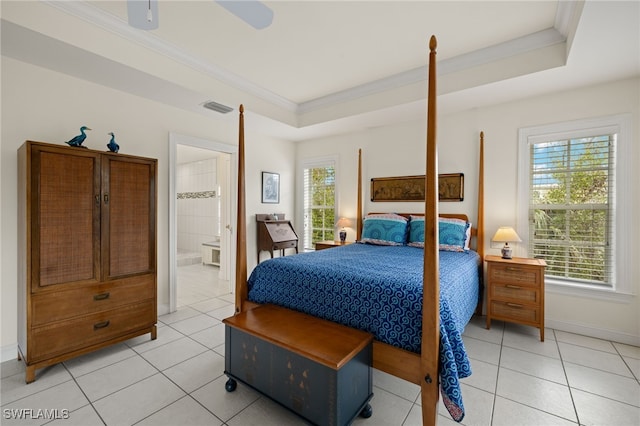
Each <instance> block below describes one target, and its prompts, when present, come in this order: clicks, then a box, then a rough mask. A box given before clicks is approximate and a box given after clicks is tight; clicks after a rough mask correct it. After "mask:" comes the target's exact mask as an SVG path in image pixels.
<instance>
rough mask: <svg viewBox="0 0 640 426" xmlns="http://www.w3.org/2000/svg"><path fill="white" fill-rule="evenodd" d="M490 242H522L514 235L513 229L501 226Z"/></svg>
mask: <svg viewBox="0 0 640 426" xmlns="http://www.w3.org/2000/svg"><path fill="white" fill-rule="evenodd" d="M491 241H495V242H498V243H513V242H521V241H522V240H521V239H520V237H519V236H518V234H517V233H516V231H515V229H513V228H512V227H510V226H501V227H500V228H498V230H497V231H496V233H495V234H494V236H493V238H492V239H491Z"/></svg>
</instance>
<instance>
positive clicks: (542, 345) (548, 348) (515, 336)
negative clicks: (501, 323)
mask: <svg viewBox="0 0 640 426" xmlns="http://www.w3.org/2000/svg"><path fill="white" fill-rule="evenodd" d="M534 330H535V329H534ZM552 335H553V333H547V332H545V339H544V342H541V341H540V336H539V335H536V334H535V333H534V334H531V333H524V334H523V333H519V332H518V331H516V330H514V329H513V328H509V329H507V330H505V332H504V340H503V343H502V344H503V346H507V347H510V348H515V349H521V350H523V351H527V352H532V353H534V354H538V355H544V356H546V357H551V358H556V359H560V352H558V344H557V343H556V341H555V340H554V339H552V338H550V337H551V336H552Z"/></svg>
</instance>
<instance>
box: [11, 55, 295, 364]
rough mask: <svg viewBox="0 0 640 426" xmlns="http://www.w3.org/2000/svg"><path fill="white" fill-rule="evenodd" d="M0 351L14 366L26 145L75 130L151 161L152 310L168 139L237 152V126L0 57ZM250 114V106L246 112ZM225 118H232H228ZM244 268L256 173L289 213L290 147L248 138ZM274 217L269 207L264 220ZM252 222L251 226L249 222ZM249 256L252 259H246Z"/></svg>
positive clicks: (163, 249) (161, 253)
mask: <svg viewBox="0 0 640 426" xmlns="http://www.w3.org/2000/svg"><path fill="white" fill-rule="evenodd" d="M1 76H2V133H1V136H2V139H1V158H0V161H1V167H0V170H1V173H2V175H1V178H2V179H1V185H2V187H1V188H2V189H1V194H0V196H1V201H2V203H1V205H2V217H1V220H2V222H1V231H0V235H2V242H1V244H2V249H1V250H2V254H3V255H2V259H1V272H0V274H1V275H0V277H1V281H0V298H1V300H0V306H1V313H0V315H1V321H0V322H1V326H0V332H1V333H2V334H1V337H0V349H1V360H2V361H4V360H7V359H11V358H15V356H16V353H17V352H16V346H15V345H16V341H17V330H16V329H17V285H16V282H17V256H19V255H22V254H21V253H20V254H19V253H17V234H16V225H17V155H16V151H17V149H18V147H19V146H20V145H22V144H23V143H24V141H25V140H36V141H43V142H51V143H57V144H64V141H66V140H68V139H69V138H70V137H72V136H74V135H76V134H77V133H78V129H79V127H80V126H81V125H87V126H89V127H91V128H92V129H93V131H91V132H89V136H88V138H87V140H86V141H85V145H86V146H87V147H89V148H92V149H98V150H102V149H104V150H106V146H105V145H106V143H107V142H108V140H109V139H108V136H107V132H110V131H113V132H114V133H115V134H116V139H117V141H118V143H119V144H120V152H121V153H123V154H133V155H140V156H146V157H153V158H157V159H158V215H157V218H158V305H159V312H161V313H162V312H163V311H166V309H167V306H168V298H169V278H168V276H169V253H168V250H169V235H168V234H169V223H168V222H169V214H168V210H169V198H168V197H169V195H168V194H169V158H168V157H169V148H168V143H169V142H168V141H169V132H175V133H180V134H184V135H191V136H194V137H198V138H202V139H208V140H214V141H219V142H222V143H226V144H230V145H237V143H238V142H237V140H238V127H237V119H233V120H226V121H220V120H216V119H212V118H210V117H205V116H201V115H199V114H194V113H189V112H186V111H183V110H180V109H176V108H171V107H168V106H166V105H163V104H159V103H156V102H152V101H148V100H145V99H142V98H138V97H136V96H132V95H129V94H127V93H124V92H119V91H116V90H112V89H109V88H106V87H103V86H100V85H97V84H93V83H89V82H87V81H84V80H80V79H76V78H73V77H69V76H67V75H64V74H60V73H56V72H52V71H49V70H45V69H43V68H39V67H35V66H32V65H29V64H25V63H23V62H19V61H16V60H14V59H11V58H7V57H2V70H1ZM245 106H246V107H247V110H250V105H245ZM232 114H236V117H237V112H234V113H232ZM245 141H246V147H247V149H246V167H247V190H246V195H247V222H248V223H249V226H248V235H247V246H248V255H249V258H248V264H249V265H250V268H251V267H252V266H253V265H255V254H253V253H255V246H256V242H255V240H256V237H255V224H254V223H253V222H255V219H254V218H255V214H256V213H262V212H263V210H264V208H263V207H264V206H263V205H261V204H260V177H261V176H260V171H261V170H269V171H278V172H280V179H281V184H280V185H281V186H280V190H281V195H280V197H281V198H280V200H281V201H280V204H279V205H277V207H278V209H279V210H281V211H282V212H284V213H286V214H287V215H288V216H289V217H291V215H292V213H293V177H294V166H293V164H294V159H295V151H294V146H293V144H292V143H291V142H287V141H281V140H276V139H274V138H271V137H269V136H265V135H259V134H254V133H252V132H251V131H249V130H247V131H246V132H245ZM273 209H274V207H273V205H270V206H269V208H268V209H267V210H268V211H269V212H270V211H272V210H273ZM252 221H253V222H252ZM252 255H253V256H252Z"/></svg>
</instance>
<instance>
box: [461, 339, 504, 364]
mask: <svg viewBox="0 0 640 426" xmlns="http://www.w3.org/2000/svg"><path fill="white" fill-rule="evenodd" d="M464 347H465V349H466V350H467V355H468V356H469V358H471V359H477V360H480V361H484V362H488V363H489V364H494V365H498V363H499V362H500V345H498V344H496V343H489V342H485V341H484V340H478V339H474V338H467V339H464Z"/></svg>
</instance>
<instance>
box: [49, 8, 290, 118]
mask: <svg viewBox="0 0 640 426" xmlns="http://www.w3.org/2000/svg"><path fill="white" fill-rule="evenodd" d="M40 1H41V2H43V3H46V4H47V5H49V6H51V7H54V8H56V9H58V10H61V11H62V12H65V13H67V14H69V15H73V16H75V17H77V18H79V19H82V20H84V21H86V22H88V23H90V24H93V25H96V26H98V27H100V28H102V29H104V30H107V31H109V32H111V33H114V34H116V35H118V36H120V37H123V38H124V39H126V40H129V41H131V42H133V43H136V44H138V45H140V46H142V47H144V48H147V49H150V50H153V51H155V52H156V53H159V54H161V55H164V56H166V57H168V58H170V59H172V60H174V61H176V62H179V63H181V64H183V65H186V66H188V67H190V68H193V69H195V70H196V71H199V72H202V73H204V74H206V75H208V76H210V77H212V78H215V79H216V80H219V81H221V82H223V83H225V84H227V85H229V86H231V87H234V88H236V89H238V90H241V91H244V92H247V93H249V94H251V95H254V96H257V97H259V98H261V99H263V100H266V101H268V102H270V103H272V104H274V105H277V106H279V107H281V108H284V109H286V110H288V111H291V112H295V111H296V110H297V104H296V103H295V102H292V101H290V100H288V99H286V98H284V97H282V96H280V95H278V94H276V93H273V92H271V91H269V90H267V89H265V88H263V87H261V86H259V85H257V84H254V83H252V82H251V81H249V80H246V79H244V78H242V77H240V76H238V75H237V74H234V73H232V72H230V71H228V70H226V69H224V68H222V67H219V66H217V65H215V64H212V63H210V62H206V61H203V60H202V59H200V58H198V57H196V56H194V55H192V54H190V53H189V52H187V51H185V50H184V49H182V48H179V47H177V46H174V45H172V44H171V43H168V42H167V41H166V40H164V39H162V38H160V37H158V36H156V35H155V34H153V33H151V32H148V31H143V30H138V29H136V28H133V27H131V26H130V25H129V24H128V23H127V22H126V21H124V20H123V19H121V18H119V17H118V16H115V15H113V14H110V13H108V12H106V11H104V10H103V9H100V8H98V7H97V6H93V5H92V4H90V3H89V2H86V1H55V0H40Z"/></svg>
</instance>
